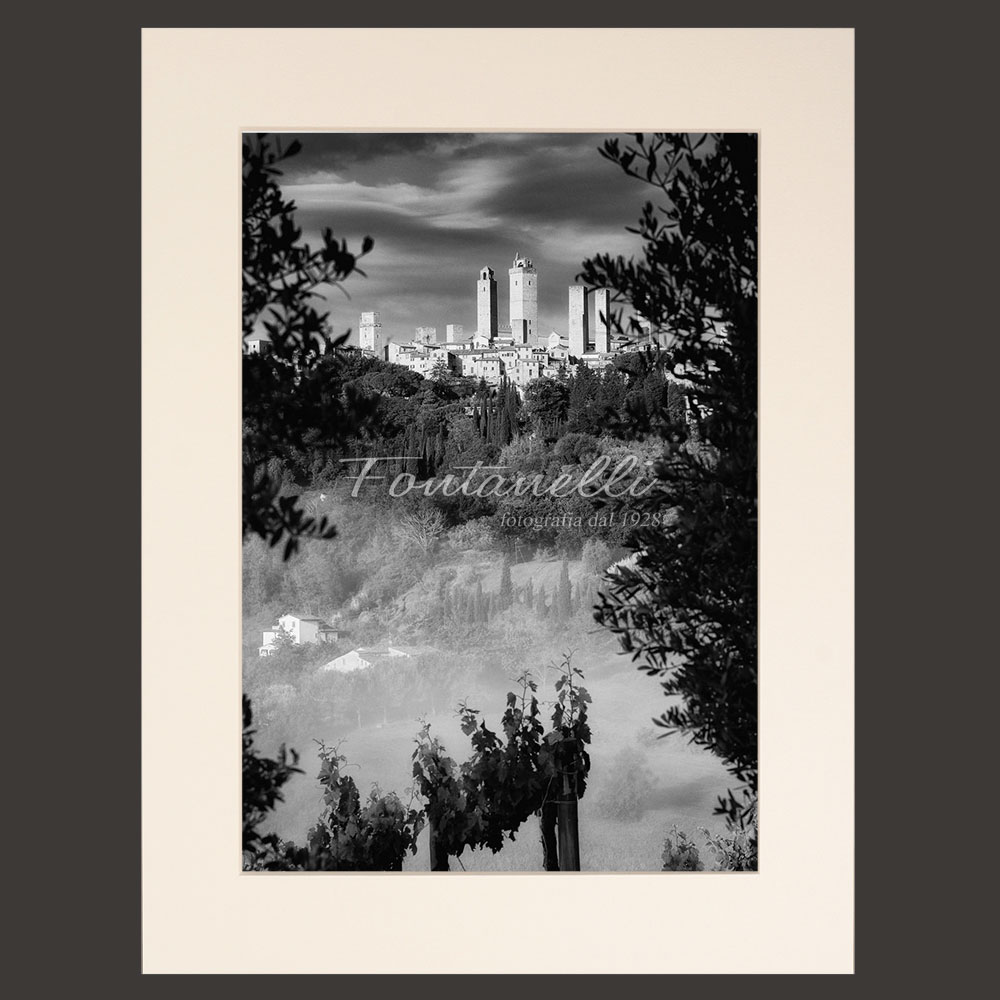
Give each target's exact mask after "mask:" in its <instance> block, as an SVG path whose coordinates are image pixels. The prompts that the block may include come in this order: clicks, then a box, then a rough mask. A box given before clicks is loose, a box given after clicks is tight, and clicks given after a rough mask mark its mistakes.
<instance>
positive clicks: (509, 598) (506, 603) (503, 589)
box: [499, 556, 514, 610]
mask: <svg viewBox="0 0 1000 1000" xmlns="http://www.w3.org/2000/svg"><path fill="white" fill-rule="evenodd" d="M513 603H514V584H513V582H512V581H511V578H510V560H509V559H508V558H507V557H506V556H504V557H503V568H502V569H501V570H500V600H499V604H500V608H501V609H502V610H506V609H507V608H509V607H510V606H511V605H512V604H513Z"/></svg>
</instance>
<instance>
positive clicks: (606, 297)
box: [594, 288, 611, 354]
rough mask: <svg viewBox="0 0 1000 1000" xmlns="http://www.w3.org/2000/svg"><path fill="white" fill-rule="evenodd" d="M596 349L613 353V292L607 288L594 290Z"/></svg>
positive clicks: (599, 351)
mask: <svg viewBox="0 0 1000 1000" xmlns="http://www.w3.org/2000/svg"><path fill="white" fill-rule="evenodd" d="M594 350H595V351H597V353H598V354H610V353H611V292H610V291H608V289H607V288H598V289H597V290H596V291H595V292H594Z"/></svg>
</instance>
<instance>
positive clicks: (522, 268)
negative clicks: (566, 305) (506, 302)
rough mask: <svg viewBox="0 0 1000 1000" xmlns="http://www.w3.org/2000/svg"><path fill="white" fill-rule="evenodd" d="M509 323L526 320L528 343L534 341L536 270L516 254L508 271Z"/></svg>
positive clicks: (536, 308)
mask: <svg viewBox="0 0 1000 1000" xmlns="http://www.w3.org/2000/svg"><path fill="white" fill-rule="evenodd" d="M507 273H508V274H509V275H510V325H511V326H512V327H513V326H514V325H515V324H514V321H515V320H518V319H524V320H527V321H528V343H531V344H533V343H534V342H535V335H536V334H537V333H538V272H537V271H536V270H535V265H534V264H532V263H531V261H530V260H528V259H527V258H526V257H522V256H521V255H520V254H517V255H516V256H515V257H514V264H513V266H512V267H511V269H510V271H508V272H507Z"/></svg>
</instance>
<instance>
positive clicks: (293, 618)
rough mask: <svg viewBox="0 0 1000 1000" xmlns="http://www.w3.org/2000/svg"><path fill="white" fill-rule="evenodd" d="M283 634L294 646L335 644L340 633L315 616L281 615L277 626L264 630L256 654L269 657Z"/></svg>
mask: <svg viewBox="0 0 1000 1000" xmlns="http://www.w3.org/2000/svg"><path fill="white" fill-rule="evenodd" d="M282 632H284V633H285V634H286V635H288V636H290V637H291V640H292V642H293V643H294V644H295V645H296V646H304V645H306V644H307V643H310V642H336V641H337V639H338V638H339V635H340V633H339V632H338V631H337V629H335V628H334V627H333V626H332V625H329V624H327V623H326V622H325V621H323V619H322V618H317V617H316V616H315V615H293V614H285V615H282V616H281V617H280V618H279V619H278V621H277V624H275V625H272V626H271V627H270V628H269V629H264V632H263V634H262V636H261V645H260V649H259V650H258V653H259V654H260V655H261V656H270V655H271V653H273V652H274V649H275V645H276V643H277V639H278V636H279V635H280V634H281V633H282Z"/></svg>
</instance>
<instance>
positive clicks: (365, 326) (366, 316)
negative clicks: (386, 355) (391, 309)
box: [358, 312, 382, 356]
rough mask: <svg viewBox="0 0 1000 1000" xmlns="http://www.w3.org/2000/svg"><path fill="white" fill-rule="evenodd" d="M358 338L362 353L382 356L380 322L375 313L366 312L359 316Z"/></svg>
mask: <svg viewBox="0 0 1000 1000" xmlns="http://www.w3.org/2000/svg"><path fill="white" fill-rule="evenodd" d="M358 337H359V340H360V345H359V346H360V347H361V350H362V351H372V352H373V353H374V354H378V355H379V356H381V354H382V320H381V318H380V317H379V314H378V313H377V312H367V313H362V314H361V325H360V327H359V328H358Z"/></svg>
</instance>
